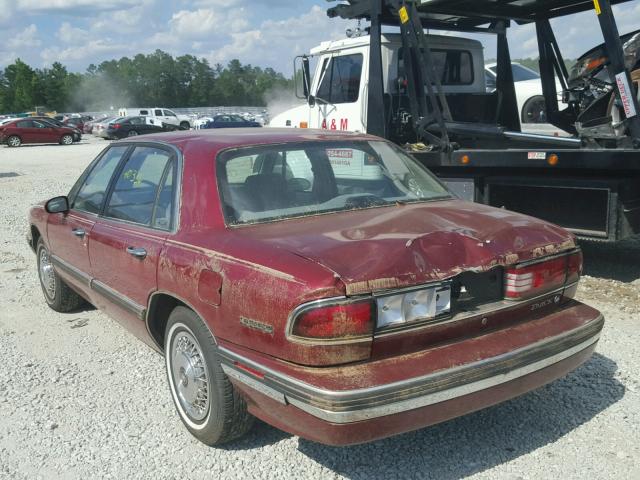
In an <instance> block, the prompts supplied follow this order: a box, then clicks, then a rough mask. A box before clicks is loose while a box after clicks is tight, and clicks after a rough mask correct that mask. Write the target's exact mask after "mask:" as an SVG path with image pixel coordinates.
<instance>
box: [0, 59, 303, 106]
mask: <svg viewBox="0 0 640 480" xmlns="http://www.w3.org/2000/svg"><path fill="white" fill-rule="evenodd" d="M291 88H292V80H291V79H288V78H286V77H285V76H284V75H282V74H281V73H278V72H276V71H275V70H273V69H272V68H264V69H263V68H260V67H255V66H252V65H243V64H242V63H241V62H240V61H239V60H232V61H230V62H229V63H228V64H227V65H226V66H223V65H220V64H217V65H214V66H211V65H210V64H209V63H208V62H207V60H206V59H202V58H197V57H194V56H193V55H182V56H178V57H174V56H172V55H170V54H168V53H166V52H163V51H161V50H156V51H155V52H154V53H151V54H147V55H145V54H138V55H136V56H135V57H133V58H128V57H123V58H121V59H119V60H109V61H105V62H102V63H100V64H99V65H93V64H92V65H89V67H88V68H87V71H86V72H84V73H75V72H70V71H69V70H68V69H67V68H66V67H65V66H64V65H62V64H61V63H59V62H56V63H54V64H53V65H51V66H50V67H46V68H32V67H31V66H29V65H27V64H26V63H25V62H23V61H22V60H20V59H18V60H16V61H15V62H14V63H12V64H11V65H8V66H7V67H6V68H4V69H3V70H1V71H0V113H19V112H25V111H33V109H34V108H35V107H36V106H38V107H44V108H45V109H46V110H47V111H57V112H75V111H101V110H109V109H111V108H112V107H113V108H115V109H117V108H119V107H123V106H164V107H169V108H171V107H201V106H263V105H265V94H267V93H268V92H271V91H274V90H281V89H289V90H291Z"/></svg>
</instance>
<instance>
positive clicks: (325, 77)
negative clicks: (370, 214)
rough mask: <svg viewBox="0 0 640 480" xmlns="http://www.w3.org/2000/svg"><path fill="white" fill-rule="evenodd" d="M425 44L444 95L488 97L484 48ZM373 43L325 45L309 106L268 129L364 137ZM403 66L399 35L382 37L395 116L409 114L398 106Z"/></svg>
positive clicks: (468, 43) (460, 42) (442, 40)
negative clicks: (343, 132) (342, 132)
mask: <svg viewBox="0 0 640 480" xmlns="http://www.w3.org/2000/svg"><path fill="white" fill-rule="evenodd" d="M427 38H428V42H429V46H430V47H431V53H432V56H433V59H434V64H435V69H436V71H437V72H436V73H437V75H439V77H440V79H441V81H442V85H443V90H444V92H445V93H447V94H465V95H461V98H465V99H467V100H468V99H469V96H474V95H477V96H478V97H482V96H485V95H486V84H485V74H484V54H483V46H482V44H481V43H480V42H479V41H477V40H472V39H467V38H459V37H452V36H444V35H428V36H427ZM369 39H370V37H369V36H368V35H365V36H361V37H355V38H345V39H342V40H337V41H331V42H323V43H322V44H321V45H320V46H319V47H317V48H314V49H313V50H311V52H310V53H311V57H312V58H314V59H316V58H317V65H316V68H315V74H314V75H313V78H312V79H311V85H310V87H311V88H310V91H309V93H310V94H311V97H310V101H309V102H308V103H306V104H303V105H300V106H298V107H295V108H292V109H290V110H287V111H285V112H283V113H281V114H279V115H277V116H275V117H274V118H273V119H272V120H271V121H270V122H269V126H271V127H296V128H300V127H308V128H323V129H328V130H348V131H356V132H365V131H366V130H367V125H366V121H367V120H366V119H367V111H366V110H367V88H368V78H367V74H368V72H369V66H368V63H369V48H370V40H369ZM403 64H404V61H403V48H402V40H401V38H400V35H399V34H383V35H382V65H383V82H384V91H385V94H386V95H387V97H388V101H389V102H390V105H389V107H390V109H389V111H390V112H391V114H394V115H396V114H400V115H401V110H403V109H405V108H406V107H405V106H404V105H402V104H401V102H399V101H396V100H395V99H397V98H399V96H401V95H402V94H403V93H405V89H406V81H405V76H404V68H403ZM454 101H455V100H454ZM465 103H466V105H468V107H467V108H465V105H464V104H463V105H461V107H462V108H463V109H464V110H469V109H470V108H471V109H472V108H473V107H472V106H471V104H470V103H467V102H465ZM457 107H458V106H457V105H456V108H457ZM453 108H454V106H453V105H452V109H453ZM380 114H381V115H383V114H384V113H383V112H380ZM471 114H472V112H471ZM472 116H473V114H472Z"/></svg>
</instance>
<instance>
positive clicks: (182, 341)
mask: <svg viewBox="0 0 640 480" xmlns="http://www.w3.org/2000/svg"><path fill="white" fill-rule="evenodd" d="M164 346H165V349H164V354H165V363H166V368H167V377H168V381H169V388H170V390H171V396H172V398H173V402H174V404H175V406H176V409H177V410H178V414H179V415H180V418H181V419H182V422H183V423H184V425H185V426H186V427H187V429H188V430H189V432H191V434H192V435H193V436H194V437H196V438H197V439H198V440H200V441H201V442H202V443H204V444H206V445H211V446H213V445H220V444H223V443H225V442H229V441H231V440H234V439H236V438H239V437H241V436H242V435H244V434H245V433H246V432H247V431H248V430H249V429H250V428H251V425H252V424H253V416H251V415H250V414H249V413H248V412H247V404H246V403H245V401H244V399H243V398H242V397H241V396H240V394H239V393H238V391H237V390H236V389H235V387H234V386H233V385H232V384H231V382H230V381H229V379H228V378H227V376H226V375H225V374H224V372H223V371H222V367H221V366H220V359H219V357H218V354H217V352H216V350H217V346H216V342H215V339H214V338H213V336H212V335H211V332H210V331H209V329H208V328H207V326H206V325H205V324H204V322H203V321H202V319H200V317H198V315H196V314H195V313H194V312H193V311H192V310H189V309H188V308H185V307H176V308H175V309H174V310H173V312H171V315H170V316H169V320H168V322H167V328H166V331H165V339H164Z"/></svg>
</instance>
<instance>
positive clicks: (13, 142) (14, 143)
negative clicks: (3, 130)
mask: <svg viewBox="0 0 640 480" xmlns="http://www.w3.org/2000/svg"><path fill="white" fill-rule="evenodd" d="M7 145H9V146H10V147H13V148H15V147H19V146H20V145H22V140H21V139H20V137H18V136H16V135H12V136H10V137H9V138H8V139H7Z"/></svg>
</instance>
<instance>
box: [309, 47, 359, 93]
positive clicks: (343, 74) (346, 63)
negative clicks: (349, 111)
mask: <svg viewBox="0 0 640 480" xmlns="http://www.w3.org/2000/svg"><path fill="white" fill-rule="evenodd" d="M361 76H362V55H361V54H359V53H358V54H355V55H342V56H340V57H333V58H331V60H330V61H329V63H328V65H327V66H326V68H325V69H324V76H323V77H322V81H321V83H320V86H319V88H318V94H317V96H318V97H319V98H320V100H321V101H322V100H325V101H327V102H329V103H334V104H338V103H354V102H356V101H357V100H358V96H359V95H360V78H361Z"/></svg>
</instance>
